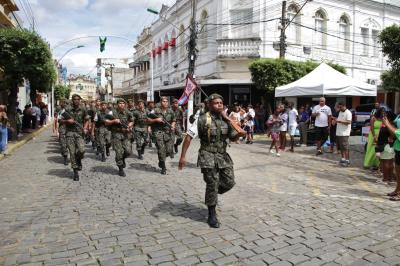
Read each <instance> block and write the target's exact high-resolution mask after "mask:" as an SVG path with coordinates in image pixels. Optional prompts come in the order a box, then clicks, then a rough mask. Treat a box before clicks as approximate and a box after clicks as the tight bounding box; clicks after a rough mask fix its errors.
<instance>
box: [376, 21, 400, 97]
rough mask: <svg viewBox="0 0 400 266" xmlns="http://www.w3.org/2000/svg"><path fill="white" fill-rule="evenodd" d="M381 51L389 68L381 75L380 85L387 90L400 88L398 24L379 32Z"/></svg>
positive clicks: (399, 36) (399, 35)
mask: <svg viewBox="0 0 400 266" xmlns="http://www.w3.org/2000/svg"><path fill="white" fill-rule="evenodd" d="M379 42H380V44H381V45H382V52H383V54H384V55H385V56H386V57H387V63H388V64H389V65H390V66H391V69H390V70H388V71H385V72H384V73H382V75H381V79H382V82H383V83H382V86H383V88H384V89H385V90H388V91H398V90H399V88H400V78H399V76H400V26H399V25H392V26H389V27H387V28H385V29H384V30H383V31H382V32H381V33H380V34H379Z"/></svg>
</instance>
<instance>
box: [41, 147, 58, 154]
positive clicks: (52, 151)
mask: <svg viewBox="0 0 400 266" xmlns="http://www.w3.org/2000/svg"><path fill="white" fill-rule="evenodd" d="M44 153H45V154H52V153H61V152H60V149H59V148H58V149H56V148H52V149H47V151H45V152H44Z"/></svg>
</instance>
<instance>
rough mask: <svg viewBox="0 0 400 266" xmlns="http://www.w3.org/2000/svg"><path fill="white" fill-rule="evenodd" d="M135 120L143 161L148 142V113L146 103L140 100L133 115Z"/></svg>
mask: <svg viewBox="0 0 400 266" xmlns="http://www.w3.org/2000/svg"><path fill="white" fill-rule="evenodd" d="M132 115H133V118H134V129H135V134H134V135H135V141H136V150H137V152H138V158H139V159H140V160H143V154H144V149H145V147H146V140H147V135H148V132H147V127H148V125H147V122H146V121H147V111H146V109H145V107H144V101H143V100H139V101H138V106H137V108H136V109H135V110H134V111H133V113H132Z"/></svg>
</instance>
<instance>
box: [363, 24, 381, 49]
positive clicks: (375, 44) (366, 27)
mask: <svg viewBox="0 0 400 266" xmlns="http://www.w3.org/2000/svg"><path fill="white" fill-rule="evenodd" d="M380 29H381V27H380V25H379V23H378V22H376V21H375V20H374V19H372V18H369V19H367V20H366V21H364V22H363V23H362V24H361V37H362V43H363V49H362V51H363V53H362V54H363V55H366V56H369V55H370V52H371V51H372V56H379V53H380V50H381V48H380V46H379V41H378V40H379V39H378V36H379V32H380Z"/></svg>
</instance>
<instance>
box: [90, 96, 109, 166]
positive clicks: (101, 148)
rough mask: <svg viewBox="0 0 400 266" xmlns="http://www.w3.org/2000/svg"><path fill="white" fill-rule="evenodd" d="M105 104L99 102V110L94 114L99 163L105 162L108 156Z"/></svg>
mask: <svg viewBox="0 0 400 266" xmlns="http://www.w3.org/2000/svg"><path fill="white" fill-rule="evenodd" d="M108 113H109V112H108V110H107V103H106V102H101V105H100V109H99V110H98V111H97V112H96V115H95V118H94V122H95V127H96V129H95V139H96V144H97V152H98V153H99V154H101V161H102V162H105V161H106V155H107V156H110V146H111V132H110V130H108V128H107V127H106V125H105V120H106V116H107V114H108Z"/></svg>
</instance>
